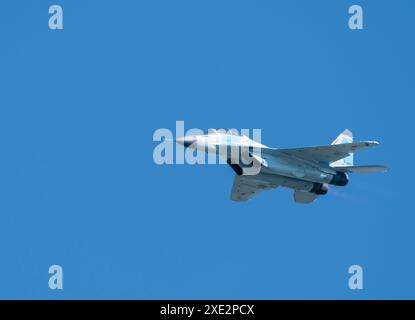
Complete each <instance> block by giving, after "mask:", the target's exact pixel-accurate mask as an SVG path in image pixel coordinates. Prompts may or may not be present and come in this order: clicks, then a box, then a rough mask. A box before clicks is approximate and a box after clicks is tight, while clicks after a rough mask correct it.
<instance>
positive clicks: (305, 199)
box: [294, 190, 318, 204]
mask: <svg viewBox="0 0 415 320" xmlns="http://www.w3.org/2000/svg"><path fill="white" fill-rule="evenodd" d="M317 197H318V195H316V194H315V193H311V192H306V191H300V190H295V191H294V201H295V202H297V203H305V204H307V203H311V202H313V201H314V200H316V198H317Z"/></svg>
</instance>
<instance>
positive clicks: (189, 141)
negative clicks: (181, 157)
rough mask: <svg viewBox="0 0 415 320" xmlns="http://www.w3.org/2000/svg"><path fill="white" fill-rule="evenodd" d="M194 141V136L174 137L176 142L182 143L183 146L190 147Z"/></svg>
mask: <svg viewBox="0 0 415 320" xmlns="http://www.w3.org/2000/svg"><path fill="white" fill-rule="evenodd" d="M196 141H197V140H196V138H195V137H194V136H185V137H181V138H177V139H176V142H177V143H179V144H181V145H183V146H184V147H185V148H187V147H190V146H191V145H192V144H193V143H195V142H196Z"/></svg>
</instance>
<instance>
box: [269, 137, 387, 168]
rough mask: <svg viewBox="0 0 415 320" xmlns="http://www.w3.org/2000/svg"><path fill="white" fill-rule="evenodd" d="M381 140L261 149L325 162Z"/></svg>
mask: <svg viewBox="0 0 415 320" xmlns="http://www.w3.org/2000/svg"><path fill="white" fill-rule="evenodd" d="M378 144H379V142H376V141H362V142H352V143H342V144H333V145H325V146H316V147H304V148H290V149H270V148H269V149H267V148H263V149H261V152H262V153H264V154H269V155H271V156H281V155H286V156H291V157H295V158H301V159H305V160H309V161H314V162H317V163H320V162H325V163H330V162H334V161H337V160H340V159H343V158H345V157H347V156H348V155H349V154H350V153H353V152H355V151H357V150H360V149H362V148H367V147H374V146H377V145H378Z"/></svg>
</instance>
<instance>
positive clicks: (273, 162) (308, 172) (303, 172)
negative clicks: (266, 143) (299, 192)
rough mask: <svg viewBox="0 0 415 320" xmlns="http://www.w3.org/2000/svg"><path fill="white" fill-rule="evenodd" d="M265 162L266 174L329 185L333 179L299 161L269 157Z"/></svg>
mask: <svg viewBox="0 0 415 320" xmlns="http://www.w3.org/2000/svg"><path fill="white" fill-rule="evenodd" d="M265 160H266V162H267V165H268V166H267V167H266V169H265V170H264V172H267V173H271V174H275V175H281V176H285V177H290V178H294V179H300V180H306V181H310V182H318V183H330V181H331V180H332V179H333V175H331V174H329V173H327V172H323V171H322V170H319V169H318V168H315V167H312V166H311V165H308V164H307V163H304V162H301V161H295V160H293V159H284V158H275V157H269V156H268V157H266V158H265Z"/></svg>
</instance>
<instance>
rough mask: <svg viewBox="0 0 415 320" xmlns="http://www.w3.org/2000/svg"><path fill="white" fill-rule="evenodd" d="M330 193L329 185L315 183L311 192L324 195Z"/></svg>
mask: <svg viewBox="0 0 415 320" xmlns="http://www.w3.org/2000/svg"><path fill="white" fill-rule="evenodd" d="M328 191H329V186H328V185H327V183H314V186H313V188H312V189H311V190H310V192H311V193H315V194H319V195H323V194H326V193H327V192H328Z"/></svg>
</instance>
